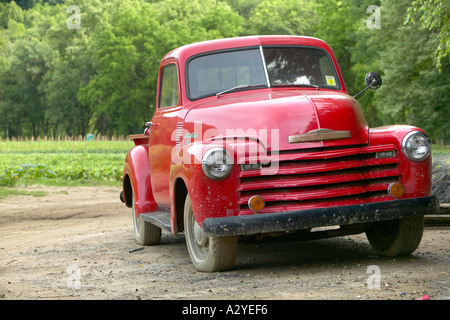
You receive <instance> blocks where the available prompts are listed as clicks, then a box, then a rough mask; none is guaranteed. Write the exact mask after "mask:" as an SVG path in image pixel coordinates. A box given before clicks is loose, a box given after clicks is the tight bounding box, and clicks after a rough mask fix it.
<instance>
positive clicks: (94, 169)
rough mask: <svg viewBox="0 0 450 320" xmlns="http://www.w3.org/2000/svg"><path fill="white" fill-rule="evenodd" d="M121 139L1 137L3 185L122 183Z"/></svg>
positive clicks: (0, 178) (125, 145) (123, 152)
mask: <svg viewBox="0 0 450 320" xmlns="http://www.w3.org/2000/svg"><path fill="white" fill-rule="evenodd" d="M132 146H133V142H132V141H129V140H121V141H85V140H84V141H69V140H68V141H66V140H62V141H44V140H41V141H21V142H19V141H14V142H12V141H0V186H30V185H33V186H34V185H36V186H46V185H52V186H63V185H64V186H65V185H120V183H121V179H122V171H123V164H124V160H125V156H126V154H127V151H128V150H129V149H130V148H131V147H132Z"/></svg>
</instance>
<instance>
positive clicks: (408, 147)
mask: <svg viewBox="0 0 450 320" xmlns="http://www.w3.org/2000/svg"><path fill="white" fill-rule="evenodd" d="M402 149H403V152H404V153H405V154H406V155H407V156H408V157H409V158H410V159H412V160H416V161H420V160H423V159H425V158H426V157H428V155H429V154H430V152H431V143H430V139H429V138H428V137H427V136H426V135H425V134H424V133H422V132H420V131H412V132H410V133H408V134H407V135H406V136H405V137H404V138H403V141H402Z"/></svg>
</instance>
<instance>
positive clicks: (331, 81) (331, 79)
mask: <svg viewBox="0 0 450 320" xmlns="http://www.w3.org/2000/svg"><path fill="white" fill-rule="evenodd" d="M325 78H326V79H327V85H329V86H336V80H335V79H334V77H333V76H325Z"/></svg>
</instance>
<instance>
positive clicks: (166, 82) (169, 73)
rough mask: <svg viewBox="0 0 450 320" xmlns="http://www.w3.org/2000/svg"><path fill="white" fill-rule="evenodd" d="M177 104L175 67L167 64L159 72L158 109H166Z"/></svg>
mask: <svg viewBox="0 0 450 320" xmlns="http://www.w3.org/2000/svg"><path fill="white" fill-rule="evenodd" d="M177 104H178V76H177V66H176V65H174V64H169V65H167V66H165V67H163V69H162V71H161V87H160V93H159V107H160V108H166V107H172V106H176V105H177Z"/></svg>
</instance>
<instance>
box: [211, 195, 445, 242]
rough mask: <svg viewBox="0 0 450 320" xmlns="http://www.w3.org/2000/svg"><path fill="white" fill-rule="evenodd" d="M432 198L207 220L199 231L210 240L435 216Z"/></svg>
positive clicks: (433, 197) (436, 201)
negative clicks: (211, 238) (428, 215)
mask: <svg viewBox="0 0 450 320" xmlns="http://www.w3.org/2000/svg"><path fill="white" fill-rule="evenodd" d="M438 209H439V200H438V199H437V198H436V197H435V196H430V197H423V198H413V199H403V200H393V201H385V202H375V203H367V204H360V205H351V206H342V207H330V208H320V209H307V210H297V211H290V212H282V213H279V212H276V213H265V214H253V215H245V216H234V217H223V218H207V219H205V221H204V222H203V231H204V232H205V233H206V234H207V235H209V236H213V237H223V236H237V235H252V234H260V233H268V232H289V231H296V230H301V229H309V228H316V227H326V226H334V225H341V226H343V225H349V224H358V223H368V222H376V221H383V220H393V219H400V218H407V217H413V216H421V215H426V214H433V213H436V212H437V211H438Z"/></svg>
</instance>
